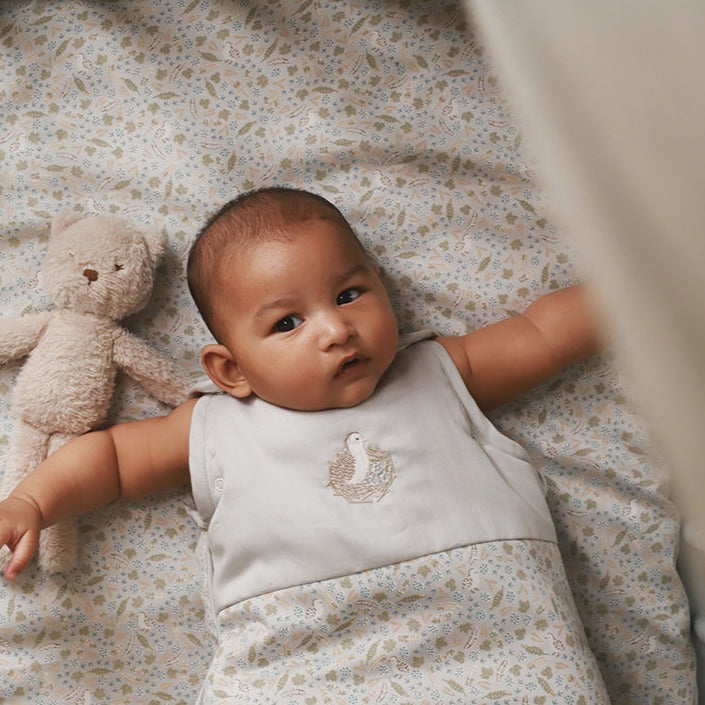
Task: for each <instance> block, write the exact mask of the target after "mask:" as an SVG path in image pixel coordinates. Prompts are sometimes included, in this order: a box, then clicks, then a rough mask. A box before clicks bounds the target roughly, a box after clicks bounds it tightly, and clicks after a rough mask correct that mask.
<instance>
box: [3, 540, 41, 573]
mask: <svg viewBox="0 0 705 705" xmlns="http://www.w3.org/2000/svg"><path fill="white" fill-rule="evenodd" d="M38 543H39V535H38V534H37V533H36V532H34V531H28V532H26V533H25V534H24V535H22V536H21V537H20V539H19V540H18V541H17V543H16V544H15V545H14V546H12V545H10V544H8V546H9V548H10V549H11V550H12V557H11V558H10V562H9V563H8V564H7V567H6V568H5V577H6V578H7V579H8V580H14V579H15V578H16V577H17V576H18V575H19V574H20V573H21V572H22V571H23V570H24V569H25V568H26V567H27V566H28V565H29V562H30V561H31V560H32V556H33V555H34V553H35V551H36V550H37V545H38Z"/></svg>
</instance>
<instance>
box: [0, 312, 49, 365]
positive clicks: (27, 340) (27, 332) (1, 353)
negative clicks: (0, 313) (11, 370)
mask: <svg viewBox="0 0 705 705" xmlns="http://www.w3.org/2000/svg"><path fill="white" fill-rule="evenodd" d="M52 315H53V314H52V313H51V312H41V313H31V314H29V315H27V316H21V317H18V318H0V364H3V363H5V362H8V361H9V360H16V359H18V358H21V357H25V356H26V355H29V353H31V352H32V350H34V348H35V347H37V343H38V342H39V340H40V338H41V337H42V334H43V333H44V330H45V329H46V326H47V324H48V323H49V319H50V318H51V317H52Z"/></svg>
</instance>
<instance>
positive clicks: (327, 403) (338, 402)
mask: <svg viewBox="0 0 705 705" xmlns="http://www.w3.org/2000/svg"><path fill="white" fill-rule="evenodd" d="M376 388H377V387H376V386H375V387H373V388H372V389H369V390H360V392H359V393H356V394H348V395H340V396H339V397H336V398H332V399H316V400H310V401H307V402H302V401H301V400H296V401H289V400H286V399H264V398H263V399H264V401H267V402H269V403H270V404H274V406H279V407H281V408H282V409H288V410H289V411H330V410H331V409H352V408H353V407H355V406H359V405H360V404H362V403H363V402H365V401H367V400H368V399H369V398H370V397H371V396H372V395H373V394H374V393H375V390H376Z"/></svg>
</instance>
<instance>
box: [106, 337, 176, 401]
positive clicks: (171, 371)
mask: <svg viewBox="0 0 705 705" xmlns="http://www.w3.org/2000/svg"><path fill="white" fill-rule="evenodd" d="M113 359H114V360H115V363H116V364H117V365H118V367H119V368H120V369H122V370H123V371H124V372H126V373H127V374H128V375H130V377H132V378H133V379H134V380H135V381H136V382H139V384H140V385H142V387H144V389H145V390H146V391H147V392H149V394H151V395H152V396H153V397H154V398H155V399H158V400H159V401H161V402H164V403H165V404H167V405H168V406H171V407H176V406H179V404H182V403H183V402H184V401H186V399H187V398H188V392H189V385H188V382H187V381H186V379H185V378H184V376H183V375H182V374H180V373H179V372H178V371H177V369H176V367H175V365H174V364H173V363H171V362H170V361H169V360H167V359H166V358H164V357H163V356H162V355H160V354H159V353H158V352H157V351H156V350H155V349H154V348H153V347H152V346H151V345H149V344H148V343H145V342H144V341H143V340H142V339H140V338H138V337H137V336H135V335H133V334H132V333H129V332H128V331H125V330H123V331H120V332H119V334H118V335H117V336H116V338H115V342H114V345H113Z"/></svg>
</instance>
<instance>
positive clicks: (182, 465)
mask: <svg viewBox="0 0 705 705" xmlns="http://www.w3.org/2000/svg"><path fill="white" fill-rule="evenodd" d="M195 403H196V402H195V400H190V401H187V402H186V403H184V404H182V405H181V406H180V407H178V408H177V409H175V410H174V411H173V412H172V413H171V414H169V416H163V417H156V418H152V419H145V420H143V421H132V422H130V423H125V424H120V425H118V426H114V427H112V428H109V429H106V430H104V431H95V432H93V433H88V434H86V435H84V436H79V437H78V438H76V439H75V440H73V441H71V442H70V443H67V444H66V445H65V446H63V447H61V448H60V449H59V450H57V451H56V452H55V453H53V454H52V455H50V456H49V457H48V458H47V459H46V460H45V461H44V462H43V463H41V465H39V466H38V467H37V468H36V470H34V471H33V472H32V473H31V474H30V475H28V476H27V478H26V479H24V480H23V481H22V482H21V483H20V484H19V485H17V487H16V488H15V489H14V490H13V491H12V494H10V496H9V497H8V498H7V499H6V500H5V501H3V502H0V546H4V545H6V546H8V547H9V548H10V550H12V552H13V555H12V558H11V560H10V562H9V563H8V565H7V567H6V569H5V575H6V577H7V578H9V579H10V580H11V579H13V578H14V577H15V576H16V575H17V574H18V573H20V572H21V571H22V570H24V568H25V567H26V566H27V564H28V563H29V561H30V560H31V558H32V556H33V554H34V552H35V551H36V549H37V544H38V541H39V531H40V529H43V528H46V527H47V526H51V525H52V524H55V523H56V522H57V521H60V520H62V519H66V518H69V517H74V516H78V515H79V514H83V513H84V512H87V511H90V510H91V509H95V508H96V507H100V506H102V505H104V504H107V503H108V502H111V501H112V500H114V499H117V498H118V497H140V496H143V495H146V494H152V493H155V492H159V491H160V490H164V489H167V488H169V487H174V486H177V485H181V484H186V483H187V482H188V479H189V475H188V437H189V428H190V424H191V414H192V412H193V406H194V404H195Z"/></svg>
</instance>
